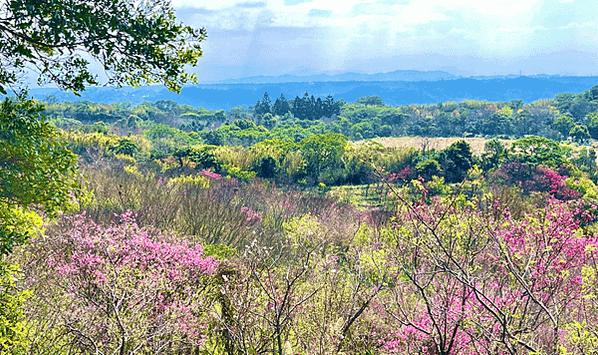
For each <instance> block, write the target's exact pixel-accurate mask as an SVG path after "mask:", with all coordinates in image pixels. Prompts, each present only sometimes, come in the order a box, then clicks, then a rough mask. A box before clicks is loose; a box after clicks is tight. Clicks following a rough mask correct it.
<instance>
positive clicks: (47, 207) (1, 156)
mask: <svg viewBox="0 0 598 355" xmlns="http://www.w3.org/2000/svg"><path fill="white" fill-rule="evenodd" d="M42 111H43V107H42V106H41V105H40V104H38V103H37V102H34V101H31V100H19V99H9V98H7V99H5V100H4V101H3V102H2V105H1V106H0V254H2V255H6V254H9V253H10V252H11V251H12V248H13V247H14V246H16V245H19V244H22V243H23V242H25V240H26V239H27V238H28V237H30V236H31V235H32V234H34V233H35V229H36V226H38V225H39V221H40V217H39V214H38V213H36V212H35V210H34V209H32V207H33V206H36V210H38V211H39V210H40V209H41V212H43V214H45V215H47V216H48V217H50V218H52V217H55V216H56V215H57V213H58V212H59V211H61V210H64V209H65V208H68V207H69V206H70V205H71V204H73V203H74V202H75V201H74V199H75V198H76V197H77V196H80V195H81V190H80V185H79V182H78V179H77V166H76V162H77V158H76V156H75V155H74V154H73V153H72V152H71V151H70V150H68V149H67V148H66V147H65V144H64V143H61V142H60V141H59V140H58V132H57V130H56V129H55V128H54V127H53V126H52V125H50V124H49V123H48V122H46V121H45V119H44V117H43V116H42V115H41V112H42Z"/></svg>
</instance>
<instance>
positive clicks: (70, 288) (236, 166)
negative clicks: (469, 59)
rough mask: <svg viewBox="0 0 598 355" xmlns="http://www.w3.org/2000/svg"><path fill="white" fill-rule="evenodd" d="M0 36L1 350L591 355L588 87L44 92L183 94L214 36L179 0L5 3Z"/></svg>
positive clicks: (593, 168) (594, 288)
mask: <svg viewBox="0 0 598 355" xmlns="http://www.w3.org/2000/svg"><path fill="white" fill-rule="evenodd" d="M251 7H254V6H253V5H251ZM310 12H311V10H310ZM207 13H208V14H211V12H210V11H207ZM316 13H317V11H316ZM320 13H321V12H320ZM325 13H328V12H325ZM330 13H331V12H330ZM328 14H329V13H328ZM0 34H2V35H1V36H0V94H2V95H4V96H2V101H1V103H0V257H1V260H0V353H2V354H15V355H26V354H28V355H34V354H35V355H38V354H41V355H44V354H45V355H54V354H60V355H62V354H67V355H87V354H89V355H92V354H93V355H117V354H118V355H133V354H139V355H141V354H143V355H146V354H147V355H149V354H163V355H170V354H188V355H199V354H205V355H207V354H212V355H254V354H277V355H297V354H301V355H313V354H321V355H325V354H326V355H328V354H370V355H373V354H380V355H386V354H405V355H406V354H421V355H460V354H465V355H474V354H480V355H481V354H530V355H532V354H533V355H538V354H547V355H552V354H563V355H564V354H595V353H598V298H597V295H598V263H597V262H596V261H597V259H598V187H597V183H598V166H597V157H596V150H595V149H596V147H598V144H597V143H596V142H597V140H598V107H597V106H598V86H594V87H593V88H591V89H589V90H587V91H584V92H581V93H575V94H574V93H562V94H559V95H556V97H554V98H552V99H545V100H540V101H534V102H530V103H525V102H524V101H522V100H514V101H509V102H486V101H474V100H464V101H461V102H440V103H438V104H427V105H402V106H398V107H393V106H390V105H385V104H384V102H383V100H382V99H381V98H380V97H378V96H375V95H372V96H366V97H362V98H359V99H357V100H356V101H355V102H353V103H348V102H345V101H344V100H342V99H340V98H337V99H335V98H334V97H333V96H327V97H325V98H321V97H318V98H316V97H314V96H313V95H309V93H307V92H306V93H305V94H304V95H303V97H299V96H297V97H295V98H294V99H290V100H287V99H286V98H285V97H284V96H283V95H281V96H280V97H279V98H277V99H276V100H272V99H271V98H270V97H269V95H268V94H267V93H264V95H263V97H261V98H256V100H257V102H256V104H255V105H254V106H252V107H248V106H239V107H235V108H233V109H231V110H229V111H212V110H206V109H204V108H201V107H190V106H187V105H179V104H177V103H176V102H174V101H169V100H160V101H156V102H153V103H152V102H144V103H141V104H138V105H135V106H133V105H132V104H130V103H117V104H110V105H109V104H103V103H93V102H88V101H77V102H61V101H59V100H58V99H57V98H56V97H52V96H48V97H46V98H45V99H44V100H36V99H33V98H32V97H31V96H29V93H28V87H29V83H28V82H27V81H26V79H25V78H24V76H25V74H31V73H35V74H36V75H37V77H38V83H39V84H43V83H52V84H54V85H55V86H57V87H58V88H59V89H60V90H64V91H68V92H72V93H74V94H75V95H77V94H80V93H81V92H82V91H84V90H85V89H86V88H87V87H93V86H98V85H107V86H112V87H116V88H118V87H123V86H130V87H137V86H149V85H150V84H163V85H164V86H165V87H166V88H167V89H169V90H170V91H173V92H177V93H179V92H180V91H181V89H182V88H183V86H184V85H187V84H193V83H196V82H197V75H196V74H193V73H191V72H188V71H187V69H188V68H190V67H191V68H192V67H194V66H196V65H197V64H198V60H199V58H200V57H202V55H203V49H202V43H203V42H204V41H205V40H206V39H207V32H206V30H205V28H193V27H190V26H187V25H184V24H182V23H179V22H177V20H176V16H175V9H174V7H173V6H172V4H171V3H170V1H167V0H166V1H165V0H145V1H133V0H97V1H93V2H90V1H84V0H72V1H61V0H52V1H45V2H40V1H38V0H5V1H0ZM90 61H93V63H94V64H93V65H92V62H90ZM32 68H34V69H32ZM97 68H102V70H103V71H101V73H102V75H98V74H97V71H98V70H97ZM472 80H473V79H472ZM233 99H234V98H233ZM446 137H452V138H453V139H452V140H451V141H450V142H449V141H447V140H443V142H445V143H446V142H448V143H447V144H444V145H440V144H439V142H441V139H444V138H446ZM402 142H411V143H409V144H403V143H402Z"/></svg>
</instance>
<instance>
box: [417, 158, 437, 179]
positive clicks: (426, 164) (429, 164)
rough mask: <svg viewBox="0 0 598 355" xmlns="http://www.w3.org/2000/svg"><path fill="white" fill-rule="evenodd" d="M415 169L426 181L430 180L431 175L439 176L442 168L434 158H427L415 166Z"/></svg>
mask: <svg viewBox="0 0 598 355" xmlns="http://www.w3.org/2000/svg"><path fill="white" fill-rule="evenodd" d="M415 171H416V172H417V174H418V175H419V176H421V177H422V178H424V180H426V181H430V180H432V177H433V176H441V175H442V168H441V167H440V164H438V161H437V160H436V159H433V158H430V159H427V160H425V161H423V162H421V163H419V164H417V165H416V166H415Z"/></svg>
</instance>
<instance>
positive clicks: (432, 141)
mask: <svg viewBox="0 0 598 355" xmlns="http://www.w3.org/2000/svg"><path fill="white" fill-rule="evenodd" d="M460 140H464V141H466V142H467V143H468V144H469V145H470V146H471V151H472V152H473V154H475V155H480V154H482V153H483V152H484V145H485V144H486V142H488V139H485V138H459V137H452V138H442V137H434V138H430V137H399V138H390V137H387V138H375V139H373V141H375V142H378V143H380V144H382V145H383V146H385V147H413V148H416V149H419V150H422V149H425V150H430V149H436V150H441V149H444V148H446V147H448V146H450V145H451V144H453V143H455V142H457V141H460ZM499 140H500V141H501V143H502V144H504V145H505V147H506V148H510V147H511V144H512V143H513V140H508V139H499ZM359 143H360V142H355V144H359Z"/></svg>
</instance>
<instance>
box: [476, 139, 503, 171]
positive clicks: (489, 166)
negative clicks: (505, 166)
mask: <svg viewBox="0 0 598 355" xmlns="http://www.w3.org/2000/svg"><path fill="white" fill-rule="evenodd" d="M507 154H508V151H507V150H506V149H505V146H504V145H503V144H502V143H501V142H500V141H499V140H498V139H496V138H494V139H492V140H489V141H488V142H486V144H485V146H484V153H483V154H482V157H481V161H480V162H481V168H482V169H483V170H484V171H489V170H493V169H496V168H498V166H499V165H500V163H501V162H502V161H503V160H504V159H505V158H506V157H507Z"/></svg>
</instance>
